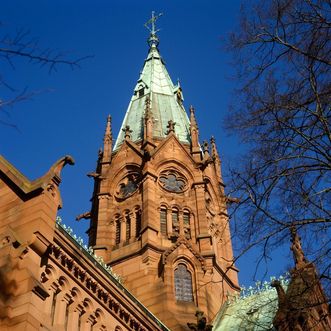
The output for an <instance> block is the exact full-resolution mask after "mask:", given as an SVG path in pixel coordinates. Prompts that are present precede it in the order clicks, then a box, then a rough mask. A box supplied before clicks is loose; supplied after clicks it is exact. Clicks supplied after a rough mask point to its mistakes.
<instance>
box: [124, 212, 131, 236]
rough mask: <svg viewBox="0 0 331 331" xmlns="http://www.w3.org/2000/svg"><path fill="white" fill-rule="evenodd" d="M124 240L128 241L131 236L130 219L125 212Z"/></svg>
mask: <svg viewBox="0 0 331 331" xmlns="http://www.w3.org/2000/svg"><path fill="white" fill-rule="evenodd" d="M125 226H126V228H125V237H126V238H125V240H126V241H129V239H130V238H131V219H130V215H129V214H127V215H126V216H125Z"/></svg>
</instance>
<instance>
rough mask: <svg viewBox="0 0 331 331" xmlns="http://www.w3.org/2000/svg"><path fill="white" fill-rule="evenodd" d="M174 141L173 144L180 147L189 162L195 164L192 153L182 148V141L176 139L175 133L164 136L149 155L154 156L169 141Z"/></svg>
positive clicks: (165, 146)
mask: <svg viewBox="0 0 331 331" xmlns="http://www.w3.org/2000/svg"><path fill="white" fill-rule="evenodd" d="M171 142H175V144H176V145H177V146H178V147H179V148H180V150H181V151H183V153H184V154H185V156H186V157H187V159H188V160H190V161H191V164H192V165H193V166H197V163H196V162H195V161H194V159H193V158H192V155H191V154H190V153H189V152H188V151H187V150H186V149H185V148H184V146H183V145H182V143H181V142H180V141H179V140H178V138H177V137H176V135H175V134H169V135H168V137H167V138H165V139H164V140H163V141H162V142H161V143H160V144H159V145H158V146H157V147H156V149H155V150H154V151H153V152H152V153H151V156H152V157H153V158H154V157H155V156H156V155H157V154H158V153H160V151H162V150H163V149H165V148H167V146H168V145H169V144H170V143H171Z"/></svg>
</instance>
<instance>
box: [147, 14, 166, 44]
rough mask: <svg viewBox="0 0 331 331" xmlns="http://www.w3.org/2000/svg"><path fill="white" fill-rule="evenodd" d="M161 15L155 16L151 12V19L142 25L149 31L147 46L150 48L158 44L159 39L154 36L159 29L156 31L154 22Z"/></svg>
mask: <svg viewBox="0 0 331 331" xmlns="http://www.w3.org/2000/svg"><path fill="white" fill-rule="evenodd" d="M162 15H163V13H160V14H157V15H155V12H154V11H152V17H151V18H150V19H149V20H148V21H147V22H146V23H145V24H144V25H145V27H146V28H147V29H148V30H149V32H150V33H151V35H150V36H149V38H148V44H149V45H150V46H152V45H156V46H157V45H158V44H159V38H158V37H157V36H156V34H157V32H159V31H160V29H156V27H155V22H156V21H157V20H158V19H159V18H160V17H161V16H162Z"/></svg>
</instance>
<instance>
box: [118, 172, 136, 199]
mask: <svg viewBox="0 0 331 331" xmlns="http://www.w3.org/2000/svg"><path fill="white" fill-rule="evenodd" d="M139 182H140V176H139V174H138V173H130V174H128V175H127V176H125V177H124V178H123V179H122V180H121V181H120V182H119V183H118V187H117V191H116V195H117V197H119V198H121V199H125V198H128V197H129V196H131V195H132V194H133V193H135V192H136V190H137V189H138V186H139Z"/></svg>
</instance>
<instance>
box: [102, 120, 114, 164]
mask: <svg viewBox="0 0 331 331" xmlns="http://www.w3.org/2000/svg"><path fill="white" fill-rule="evenodd" d="M112 147H113V134H112V130H111V116H110V115H108V116H107V124H106V131H105V135H104V137H103V157H102V162H110V159H111V153H112Z"/></svg>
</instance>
